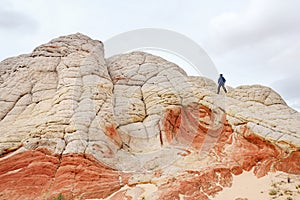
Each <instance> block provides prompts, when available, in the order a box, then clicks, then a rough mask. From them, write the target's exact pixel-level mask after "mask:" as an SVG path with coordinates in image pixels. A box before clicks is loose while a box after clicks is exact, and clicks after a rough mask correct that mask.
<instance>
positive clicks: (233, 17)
mask: <svg viewBox="0 0 300 200" xmlns="http://www.w3.org/2000/svg"><path fill="white" fill-rule="evenodd" d="M299 8H300V1H295V0H285V1H282V0H264V1H261V0H252V1H251V3H250V4H249V6H248V7H247V9H245V10H243V11H240V12H228V13H223V14H221V15H219V16H217V17H215V18H213V19H212V20H211V28H212V34H213V38H214V39H217V42H218V43H219V44H221V45H222V49H223V50H226V51H228V50H234V49H236V48H240V47H243V46H247V45H250V46H253V45H254V44H255V43H259V42H267V41H269V40H270V39H271V38H276V39H282V37H287V36H288V37H299V32H300V13H299Z"/></svg>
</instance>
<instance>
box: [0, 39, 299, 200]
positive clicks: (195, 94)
mask: <svg viewBox="0 0 300 200" xmlns="http://www.w3.org/2000/svg"><path fill="white" fill-rule="evenodd" d="M0 91H1V92H0V120H1V121H0V155H1V157H0V199H53V198H54V197H57V196H58V195H59V194H62V196H63V197H64V198H65V199H91V198H96V199H101V198H103V199H105V198H106V199H142V198H145V199H168V200H170V199H185V200H189V199H209V198H210V196H212V195H214V194H216V193H217V192H219V191H221V190H222V189H223V188H224V187H230V186H231V184H232V177H233V176H234V175H239V174H241V173H243V171H250V170H252V169H254V173H255V175H256V176H258V177H262V176H264V175H266V174H267V173H268V172H273V171H283V172H287V173H292V174H299V173H300V123H299V122H300V114H299V113H298V112H296V111H295V110H293V109H291V108H289V107H288V106H287V105H286V104H285V102H284V101H283V100H282V98H281V97H280V96H279V95H278V94H277V93H276V92H274V91H273V90H272V89H270V88H267V87H263V86H259V85H254V86H241V87H238V88H235V89H233V88H230V89H229V92H228V93H227V94H226V95H224V94H221V95H217V94H216V85H215V83H214V82H213V81H212V80H209V79H207V78H204V77H189V76H187V75H186V73H185V72H184V71H183V70H182V69H181V68H180V67H178V66H177V65H175V64H173V63H170V62H168V61H166V60H164V59H162V58H160V57H157V56H154V55H151V54H147V53H143V52H132V53H128V54H122V55H116V56H113V57H111V58H105V57H104V47H103V44H102V43H101V42H100V41H97V40H92V39H90V38H89V37H87V36H84V35H82V34H74V35H69V36H63V37H60V38H57V39H54V40H52V41H50V42H49V43H48V44H44V45H41V46H39V47H37V48H36V49H35V50H34V51H33V52H32V53H31V54H27V55H21V56H18V57H14V58H9V59H6V60H4V61H2V62H1V63H0Z"/></svg>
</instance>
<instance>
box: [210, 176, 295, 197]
mask: <svg viewBox="0 0 300 200" xmlns="http://www.w3.org/2000/svg"><path fill="white" fill-rule="evenodd" d="M288 179H289V180H288ZM288 181H289V182H288ZM238 198H240V199H241V200H242V199H243V200H246V199H247V200H272V199H275V200H300V175H289V174H286V173H282V172H276V173H269V174H268V175H267V176H264V177H262V178H256V177H255V176H254V175H253V173H252V172H243V174H241V175H239V176H234V178H233V184H232V187H230V188H224V189H223V191H221V192H220V193H219V194H217V195H216V196H215V197H211V198H210V199H211V200H235V199H238Z"/></svg>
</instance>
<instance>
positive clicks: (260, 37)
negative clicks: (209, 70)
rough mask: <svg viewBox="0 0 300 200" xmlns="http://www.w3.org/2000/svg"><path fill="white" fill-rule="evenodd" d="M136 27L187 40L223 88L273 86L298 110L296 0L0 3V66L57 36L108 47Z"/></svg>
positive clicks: (299, 14) (299, 4) (299, 7)
mask: <svg viewBox="0 0 300 200" xmlns="http://www.w3.org/2000/svg"><path fill="white" fill-rule="evenodd" d="M138 28H164V29H169V30H172V31H176V32H179V33H182V34H184V35H186V36H187V37H189V38H191V39H192V40H194V41H195V42H197V43H198V44H199V45H200V46H202V47H203V49H204V50H205V51H206V52H207V53H208V55H209V56H210V57H211V59H212V60H213V62H214V63H215V65H216V67H217V69H218V71H219V72H220V73H223V74H224V75H225V77H226V79H227V84H228V85H231V86H234V87H236V86H239V85H244V84H262V85H266V86H270V87H272V88H273V89H274V90H276V91H277V92H279V93H280V94H281V95H282V96H283V97H284V99H285V100H286V101H287V103H288V104H289V105H290V106H292V107H294V108H295V109H297V110H300V84H299V82H300V1H299V0H205V1H204V0H147V1H146V0H51V1H47V0H27V1H25V0H1V1H0V44H1V48H0V60H3V59H5V58H7V57H11V56H16V55H19V54H24V53H29V52H31V51H32V50H33V49H34V48H35V47H36V46H38V45H40V44H42V43H46V42H48V41H49V40H51V39H53V38H56V37H58V36H61V35H66V34H71V33H77V32H81V33H83V34H86V35H88V36H90V37H91V38H93V39H98V40H102V41H105V40H107V39H109V38H110V37H112V36H114V35H117V34H119V33H122V32H125V31H130V30H134V29H138ZM216 78H217V77H216Z"/></svg>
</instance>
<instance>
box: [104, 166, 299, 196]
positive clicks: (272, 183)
mask: <svg viewBox="0 0 300 200" xmlns="http://www.w3.org/2000/svg"><path fill="white" fill-rule="evenodd" d="M126 189H129V191H128V192H127V194H129V195H132V197H133V200H153V199H155V198H153V197H151V194H152V193H153V192H155V191H156V190H157V187H156V186H154V185H152V184H141V185H137V186H136V187H135V188H130V187H128V186H127V185H125V186H124V187H123V188H122V189H121V191H122V190H123V191H124V190H126ZM119 191H120V190H119ZM119 191H118V192H119ZM116 193H117V192H115V193H114V194H112V195H111V196H110V197H112V196H114V195H115V194H116ZM110 197H108V198H105V200H109V199H110ZM119 198H120V197H119ZM120 200H121V199H120ZM197 200H199V199H197ZM210 200H300V174H299V175H291V174H286V173H283V172H276V173H269V174H268V175H267V176H264V177H262V178H257V177H256V176H254V174H253V172H245V171H244V172H243V173H242V174H241V175H239V176H234V177H233V184H232V187H230V188H224V189H223V190H222V191H221V192H219V193H218V194H217V195H215V196H214V197H210Z"/></svg>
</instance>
